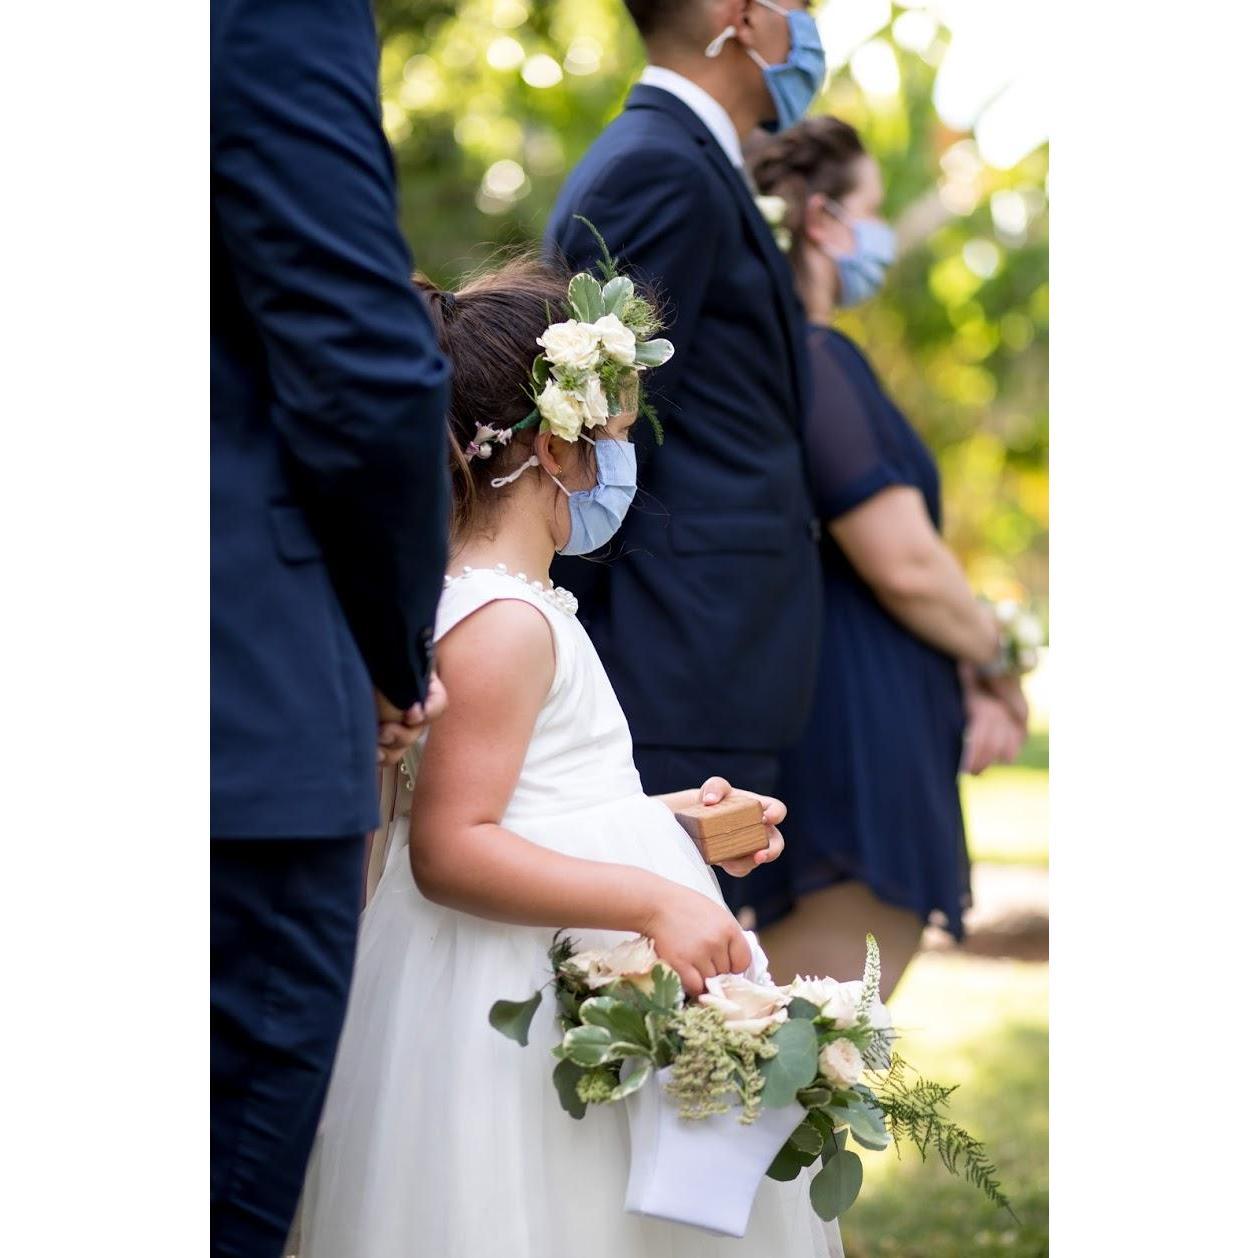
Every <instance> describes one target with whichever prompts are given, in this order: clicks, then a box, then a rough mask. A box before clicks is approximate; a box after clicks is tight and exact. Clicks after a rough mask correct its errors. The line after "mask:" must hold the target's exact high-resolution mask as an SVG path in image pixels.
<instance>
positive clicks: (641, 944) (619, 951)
mask: <svg viewBox="0 0 1258 1258" xmlns="http://www.w3.org/2000/svg"><path fill="white" fill-rule="evenodd" d="M568 964H569V965H571V966H574V967H575V968H576V969H578V970H580V971H581V973H582V974H584V975H585V981H586V983H588V984H589V986H590V987H592V988H595V989H597V988H599V987H609V986H610V985H611V984H612V983H621V982H624V983H629V984H631V985H632V986H634V987H636V988H638V990H639V991H644V992H649V991H650V990H651V989H652V987H653V986H654V979H652V977H651V971H652V970H653V969H655V967H656V966H657V965H661V964H663V963H662V962H661V961H660V959H659V957H658V956H657V955H656V952H655V945H654V944H653V943H652V942H651V941H650V940H649V939H647V938H646V937H645V936H643V935H639V936H638V937H637V938H636V939H626V940H625V941H624V942H623V943H618V944H617V945H616V946H615V947H614V948H611V949H609V950H607V951H602V952H600V951H592V952H578V953H577V954H576V956H574V957H572V958H571V959H570V960H569V962H568ZM665 968H667V967H665Z"/></svg>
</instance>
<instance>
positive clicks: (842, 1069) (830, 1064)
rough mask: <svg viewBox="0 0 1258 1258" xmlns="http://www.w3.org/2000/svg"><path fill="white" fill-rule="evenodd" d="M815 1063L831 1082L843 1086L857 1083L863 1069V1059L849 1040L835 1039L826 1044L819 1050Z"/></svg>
mask: <svg viewBox="0 0 1258 1258" xmlns="http://www.w3.org/2000/svg"><path fill="white" fill-rule="evenodd" d="M817 1064H818V1065H819V1066H820V1067H821V1073H822V1074H823V1075H825V1077H826V1078H827V1079H829V1080H830V1082H831V1083H837V1084H838V1085H839V1086H840V1087H843V1088H850V1087H851V1086H852V1085H853V1084H854V1083H859V1082H860V1081H861V1074H862V1072H863V1071H864V1069H865V1059H864V1058H863V1057H862V1056H861V1051H860V1049H859V1048H857V1047H856V1045H855V1044H853V1043H852V1041H851V1040H835V1041H834V1043H833V1044H827V1045H826V1046H825V1048H823V1049H822V1050H821V1053H820V1056H819V1057H818V1061H817Z"/></svg>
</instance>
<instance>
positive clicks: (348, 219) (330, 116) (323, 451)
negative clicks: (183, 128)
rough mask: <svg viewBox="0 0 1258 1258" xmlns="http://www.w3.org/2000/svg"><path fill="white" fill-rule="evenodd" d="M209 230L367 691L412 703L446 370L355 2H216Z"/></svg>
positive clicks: (437, 575) (366, 16) (442, 531)
mask: <svg viewBox="0 0 1258 1258" xmlns="http://www.w3.org/2000/svg"><path fill="white" fill-rule="evenodd" d="M211 37H212V50H213V51H212V62H213V65H212V72H211V73H212V80H211V82H212V86H211V178H212V188H211V195H212V209H213V214H214V217H215V222H216V227H217V230H218V231H219V233H220V237H221V240H222V242H223V245H224V247H225V249H226V252H227V254H228V257H229V258H230V262H231V266H232V270H233V276H234V279H235V282H236V285H237V287H238V288H239V291H240V294H241V297H242V299H243V302H244V304H245V307H246V309H247V310H248V311H249V314H250V316H251V317H252V319H253V320H254V322H255V323H256V327H257V330H258V333H259V336H260V338H261V341H262V345H263V350H264V354H265V370H266V372H267V375H268V377H269V382H270V386H271V389H272V392H273V397H274V405H273V407H272V417H273V421H274V423H275V424H276V426H277V427H278V429H279V431H280V435H281V439H282V441H283V443H284V446H285V450H286V454H287V456H288V461H289V466H290V472H291V477H292V482H293V486H294V491H295V493H296V496H297V497H298V499H299V501H300V502H301V505H302V507H303V508H304V509H305V511H306V514H307V516H308V517H309V519H310V522H311V526H312V527H313V529H314V531H315V533H316V535H317V536H318V537H319V541H320V544H321V547H322V549H323V552H324V556H325V559H326V561H327V564H328V568H329V571H330V573H331V577H332V581H333V583H334V585H335V587H336V590H337V594H338V597H339V599H340V601H341V604H342V606H343V608H344V610H345V614H346V617H347V619H348V621H349V624H350V627H351V629H352V631H353V633H354V636H355V639H356V640H357V642H358V645H359V648H360V649H361V651H362V653H363V657H364V659H365V661H366V664H367V669H368V672H369V673H370V675H371V677H372V680H373V682H374V683H375V685H376V686H377V687H379V689H380V690H381V691H383V692H384V694H385V695H386V696H388V698H389V699H390V700H392V701H393V702H394V703H395V704H397V705H398V706H400V707H406V706H409V704H411V703H412V702H414V701H415V700H416V699H419V698H422V697H423V689H424V674H425V671H426V667H427V656H428V650H429V642H430V626H431V624H432V621H433V614H434V610H435V606H436V601H437V597H438V595H439V593H440V583H441V576H442V573H443V572H444V570H445V558H446V549H447V514H448V499H449V487H448V483H447V469H446V441H447V438H446V425H445V409H446V400H447V391H448V377H449V365H448V363H447V362H446V360H445V358H444V357H443V356H442V354H441V352H440V349H439V347H438V345H437V341H436V336H435V333H434V330H433V327H432V324H431V323H430V321H429V319H428V316H427V313H426V312H425V310H424V308H423V305H422V303H421V301H420V299H419V297H418V295H417V294H416V293H415V292H414V290H413V289H412V287H411V284H410V272H411V260H410V256H409V253H408V251H407V248H406V244H405V242H404V240H403V239H402V235H401V232H400V229H399V227H398V223H397V205H396V189H395V185H394V174H393V164H392V158H391V155H390V152H389V148H388V144H387V142H386V140H385V137H384V135H383V133H382V131H381V127H380V119H379V99H378V90H377V73H378V48H377V45H376V37H375V30H374V27H373V24H372V18H371V10H370V7H369V5H368V3H367V0H224V2H223V3H220V4H216V5H215V10H214V13H213V25H212V36H211Z"/></svg>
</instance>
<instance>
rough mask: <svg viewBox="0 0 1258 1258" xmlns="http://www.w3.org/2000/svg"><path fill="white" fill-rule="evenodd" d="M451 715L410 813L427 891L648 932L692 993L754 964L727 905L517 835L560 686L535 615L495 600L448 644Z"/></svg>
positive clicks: (537, 918)
mask: <svg viewBox="0 0 1258 1258" xmlns="http://www.w3.org/2000/svg"><path fill="white" fill-rule="evenodd" d="M438 657H439V666H440V669H441V674H442V676H443V677H444V678H445V683H446V689H447V691H448V692H449V701H450V706H449V710H448V712H447V714H446V715H445V717H443V718H442V720H441V721H440V722H439V723H438V724H437V725H435V726H434V727H433V729H432V731H431V733H430V734H429V736H428V744H427V746H426V748H425V751H424V760H423V764H422V766H421V769H420V774H419V781H418V782H417V783H416V790H415V800H414V805H413V809H412V813H411V836H410V837H411V841H410V855H411V870H412V872H413V874H414V877H415V881H416V883H417V884H418V886H419V889H420V890H421V891H422V892H423V894H424V896H425V897H427V898H428V899H429V900H432V901H434V902H435V903H437V904H444V905H447V906H449V907H451V908H456V909H459V910H461V911H463V912H466V913H472V914H475V915H476V916H478V917H487V918H491V919H493V920H496V921H503V922H515V923H520V924H522V925H538V926H571V927H586V928H592V929H600V930H624V931H633V932H639V933H641V934H644V935H647V936H649V937H650V938H652V939H653V940H654V941H655V947H656V951H657V952H658V953H659V955H660V957H661V958H662V959H663V960H665V961H667V962H668V963H669V964H670V965H672V966H673V968H674V969H676V970H677V972H678V974H679V975H680V976H681V979H682V982H683V984H684V985H685V987H686V990H687V991H689V992H691V993H695V992H698V991H702V989H703V980H704V979H705V978H709V977H711V976H713V975H716V974H727V973H731V972H740V971H742V970H744V969H746V968H747V966H748V965H750V964H751V954H750V951H749V950H748V948H747V944H746V940H745V939H744V938H743V936H742V932H741V931H740V930H739V928H738V923H737V922H736V921H735V920H734V918H733V916H732V915H731V914H730V912H729V910H728V909H726V908H725V907H724V906H723V905H720V904H717V903H715V902H713V901H712V900H709V899H708V898H707V897H706V896H703V895H700V894H699V893H698V892H695V891H691V890H690V889H689V888H687V887H683V886H681V885H680V884H678V883H674V882H670V881H669V880H668V879H665V878H661V877H659V876H658V875H656V874H652V873H649V872H647V871H646V870H642V869H637V868H634V867H631V866H627V865H614V864H609V863H606V862H603V861H592V860H582V859H580V858H578V857H574V856H566V855H563V854H562V853H559V852H553V851H550V850H549V849H547V848H544V847H541V846H539V845H538V844H535V843H530V842H529V841H528V840H527V839H524V838H522V837H521V836H520V835H518V834H514V833H512V832H511V831H510V830H508V829H506V828H505V827H504V826H503V825H502V824H501V820H502V815H503V813H504V812H505V810H506V807H507V804H508V803H509V801H510V799H511V795H512V792H513V791H514V790H515V785H516V782H517V780H518V778H519V775H520V768H521V766H522V765H523V763H524V756H525V752H526V750H527V748H528V744H529V740H530V739H531V737H532V734H533V727H534V725H535V724H536V721H537V716H538V713H539V712H540V711H541V708H542V704H543V703H544V702H545V698H546V695H547V693H548V692H549V690H550V686H551V683H552V681H553V679H554V655H553V648H552V644H551V636H550V629H549V627H548V625H547V624H546V621H545V619H544V618H543V617H542V615H541V613H539V612H538V611H537V610H536V608H533V607H530V606H528V605H527V604H525V603H522V602H517V601H502V602H496V603H491V604H489V605H488V606H487V607H484V608H482V609H481V610H480V611H478V612H476V613H474V614H473V615H472V616H469V617H468V619H467V620H465V621H463V622H462V623H461V624H460V625H458V626H456V627H455V628H454V629H452V630H451V631H450V632H449V633H448V634H447V635H446V636H445V638H443V639H442V642H441V646H440V649H439V651H438Z"/></svg>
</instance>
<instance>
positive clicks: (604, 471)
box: [555, 437, 638, 555]
mask: <svg viewBox="0 0 1258 1258" xmlns="http://www.w3.org/2000/svg"><path fill="white" fill-rule="evenodd" d="M594 459H595V462H596V463H597V464H598V482H597V484H595V486H594V488H593V489H581V490H578V491H577V492H576V493H572V492H571V491H570V490H568V489H566V488H565V487H564V486H563V485H562V484H560V482H559V481H558V480H557V479H556V480H555V484H556V485H559V488H560V489H562V490H563V491H564V493H565V494H567V495H568V515H569V517H570V518H571V520H572V531H571V532H570V533H569V535H568V540H567V542H566V543H565V544H564V546H563V548H562V549H561V550H560V552H559V553H560V554H561V555H588V554H590V552H591V551H595V550H599V549H600V548H602V547H603V546H606V545H607V543H608V542H610V541H611V540H612V538H613V537H614V536H615V535H616V530H617V529H618V528H620V526H621V525H622V524H623V523H624V522H625V516H627V515H628V514H629V507H630V506H631V505H632V503H633V496H634V494H635V493H636V492H637V488H638V454H637V451H636V450H635V449H634V448H633V445H632V443H630V442H628V441H620V440H617V439H616V438H614V437H601V438H599V440H597V441H596V442H595V443H594Z"/></svg>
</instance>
